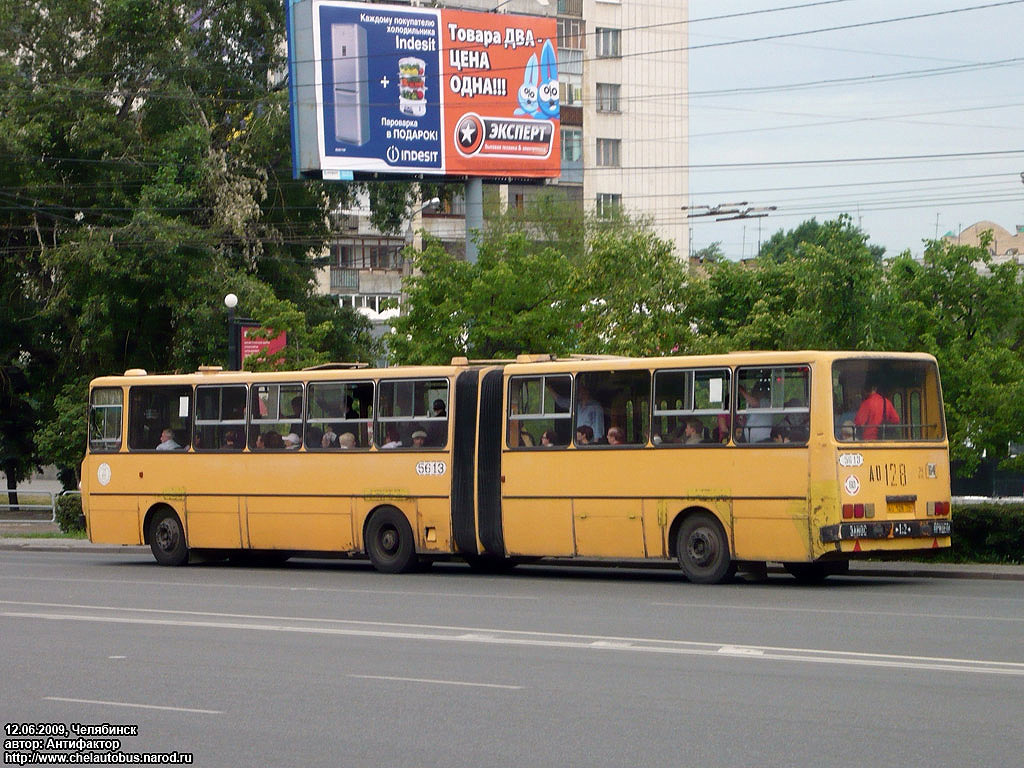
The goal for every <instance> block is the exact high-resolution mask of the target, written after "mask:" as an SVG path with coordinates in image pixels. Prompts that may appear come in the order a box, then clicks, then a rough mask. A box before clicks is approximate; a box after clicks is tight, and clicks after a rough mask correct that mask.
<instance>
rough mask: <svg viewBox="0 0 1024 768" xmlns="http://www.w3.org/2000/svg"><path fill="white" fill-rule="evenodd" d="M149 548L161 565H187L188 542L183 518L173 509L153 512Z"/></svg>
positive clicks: (150, 523) (150, 522)
mask: <svg viewBox="0 0 1024 768" xmlns="http://www.w3.org/2000/svg"><path fill="white" fill-rule="evenodd" d="M149 548H150V549H151V550H152V551H153V557H155V558H156V561H157V562H158V563H159V564H160V565H185V563H187V562H188V543H187V542H186V541H185V529H184V528H182V525H181V520H179V519H178V516H177V515H176V514H175V513H174V510H171V509H161V510H158V511H156V512H155V513H153V517H152V518H151V519H150V521H149Z"/></svg>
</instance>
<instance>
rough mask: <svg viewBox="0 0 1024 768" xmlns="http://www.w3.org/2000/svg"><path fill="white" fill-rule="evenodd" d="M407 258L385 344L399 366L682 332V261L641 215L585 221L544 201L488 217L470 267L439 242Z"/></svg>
mask: <svg viewBox="0 0 1024 768" xmlns="http://www.w3.org/2000/svg"><path fill="white" fill-rule="evenodd" d="M570 222H572V223H571V224H570ZM413 260H414V266H415V267H416V270H417V272H418V274H416V275H415V276H414V277H412V278H410V279H409V280H408V281H407V282H406V285H405V290H406V292H407V294H408V297H409V305H410V306H411V309H410V310H409V312H408V314H407V315H406V316H404V317H400V318H398V320H397V321H396V323H395V330H396V333H395V335H394V337H393V338H392V339H391V341H390V346H391V350H392V352H393V354H394V357H395V359H396V360H397V361H399V362H403V363H424V362H431V363H440V362H447V361H448V360H449V359H450V358H451V357H453V356H459V355H464V356H467V357H469V358H473V359H491V358H509V357H514V356H515V355H517V354H520V353H551V354H556V355H561V354H568V353H572V352H578V351H587V352H591V353H594V352H601V353H611V354H662V353H668V352H670V351H671V350H673V349H677V350H678V349H679V348H680V345H681V344H685V339H686V337H687V335H688V333H689V330H688V326H687V323H686V319H685V317H684V316H683V314H682V312H681V307H680V306H679V300H680V297H681V295H682V293H681V291H682V286H683V283H684V279H685V269H684V267H683V265H682V264H681V263H680V262H679V261H678V259H677V258H676V257H675V254H674V253H673V250H672V246H671V244H669V243H668V242H666V241H664V240H661V239H660V238H658V237H657V236H656V235H655V234H654V233H653V231H652V230H651V229H650V227H649V226H648V225H647V224H646V223H644V222H636V221H631V220H629V219H628V218H624V217H623V218H616V219H611V220H605V219H596V218H584V217H582V216H580V214H579V211H578V209H577V208H576V207H575V206H573V205H572V204H570V203H566V202H564V201H562V202H560V201H558V200H557V199H555V198H553V197H549V196H541V197H540V199H539V200H537V201H535V202H533V203H532V204H531V206H530V207H529V208H528V209H527V210H526V211H523V212H519V211H512V212H509V213H506V214H504V215H501V216H498V217H496V218H495V219H494V220H493V221H492V222H491V223H490V224H489V227H488V230H487V232H485V233H484V234H483V237H482V239H481V242H480V244H479V257H478V261H477V263H475V264H467V263H466V262H464V261H460V260H457V259H456V258H454V257H453V256H451V255H450V254H449V253H447V252H446V251H445V250H444V248H443V247H442V246H441V244H440V243H438V242H436V241H428V244H427V246H426V247H425V248H424V250H423V251H422V252H421V253H414V254H413ZM624 275H626V276H630V277H631V278H632V279H630V280H624V279H623V276H624Z"/></svg>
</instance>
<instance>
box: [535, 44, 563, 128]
mask: <svg viewBox="0 0 1024 768" xmlns="http://www.w3.org/2000/svg"><path fill="white" fill-rule="evenodd" d="M537 101H538V103H539V105H540V111H541V113H543V115H544V116H545V117H558V61H557V59H555V47H554V46H553V45H552V44H551V41H550V40H545V41H544V48H543V49H541V52H540V95H539V96H538V99H537ZM535 116H536V115H535Z"/></svg>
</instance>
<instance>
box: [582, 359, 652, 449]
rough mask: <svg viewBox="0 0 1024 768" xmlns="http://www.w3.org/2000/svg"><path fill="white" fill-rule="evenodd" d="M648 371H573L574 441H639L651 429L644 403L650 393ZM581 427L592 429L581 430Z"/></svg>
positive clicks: (603, 443)
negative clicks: (574, 387)
mask: <svg viewBox="0 0 1024 768" xmlns="http://www.w3.org/2000/svg"><path fill="white" fill-rule="evenodd" d="M650 391H651V374H650V372H649V371H592V372H587V373H580V374H577V375H576V407H575V409H574V416H575V427H576V441H577V443H576V444H577V446H580V445H608V444H609V439H608V433H609V431H610V430H613V429H614V430H615V431H614V432H613V433H612V444H613V445H641V444H643V443H645V442H646V436H647V433H648V431H649V429H650V414H649V413H648V411H647V408H646V403H647V400H648V399H649V397H650ZM580 427H589V428H590V429H591V430H592V431H593V441H592V442H589V443H587V442H581V437H582V436H584V435H585V436H586V438H588V439H589V437H590V433H587V432H586V431H585V430H584V432H582V433H581V432H580Z"/></svg>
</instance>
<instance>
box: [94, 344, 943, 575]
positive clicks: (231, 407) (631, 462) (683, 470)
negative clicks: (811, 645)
mask: <svg viewBox="0 0 1024 768" xmlns="http://www.w3.org/2000/svg"><path fill="white" fill-rule="evenodd" d="M82 491H83V500H84V505H85V512H86V520H87V523H88V531H89V538H90V540H92V541H94V542H103V543H115V544H135V545H139V544H148V545H149V546H150V547H151V548H152V551H153V554H154V556H155V557H156V560H157V562H159V563H161V564H164V565H181V564H184V563H186V562H188V560H189V556H190V553H191V552H193V551H198V552H203V551H212V552H216V553H221V554H225V553H226V554H229V555H230V554H243V553H247V554H259V555H262V556H264V557H268V558H278V559H282V560H283V559H285V558H287V557H288V556H290V555H292V554H294V553H325V554H326V553H331V554H345V555H361V554H364V555H366V556H368V557H369V559H370V561H371V562H372V564H373V565H374V567H375V568H377V569H378V570H380V571H385V572H390V573H396V572H405V571H410V570H413V569H415V568H416V567H417V566H419V565H421V564H424V563H428V562H430V561H433V560H438V559H446V558H453V557H455V558H462V559H464V560H466V561H468V562H469V563H470V564H472V565H475V566H495V565H499V564H506V563H514V562H517V561H522V560H533V559H537V558H587V559H597V560H609V561H628V560H635V559H645V560H662V561H671V560H672V559H676V560H678V562H679V565H680V566H681V568H682V570H683V572H684V574H685V575H686V576H687V578H688V579H689V580H690V581H693V582H698V583H714V582H719V581H722V580H725V579H727V578H729V577H730V576H731V575H732V574H733V573H734V572H735V570H736V568H737V566H743V567H747V568H752V569H758V568H760V567H763V564H764V563H766V562H780V563H782V564H783V565H784V566H785V568H786V569H787V570H788V571H789V572H790V573H792V574H793V575H794V576H796V577H797V578H799V579H803V580H819V579H821V578H824V577H825V576H827V575H829V574H831V573H841V572H842V571H843V570H845V568H846V566H847V565H848V563H849V560H850V559H851V558H854V557H857V556H859V555H861V554H864V555H869V554H874V555H879V554H884V553H891V552H896V551H908V550H929V549H935V548H942V547H948V546H949V545H950V534H951V521H950V517H949V514H950V480H949V459H948V446H947V442H946V435H945V425H944V419H943V407H942V395H941V389H940V385H939V374H938V368H937V366H936V364H935V360H934V358H932V357H931V356H929V355H924V354H909V353H908V354H897V353H862V352H808V351H800V352H747V353H733V354H727V355H717V356H701V357H666V358H626V357H598V356H595V357H590V358H588V357H582V356H580V357H574V358H569V359H554V358H552V357H550V356H540V355H521V356H519V358H517V359H516V360H515V361H507V362H504V361H501V362H494V361H488V362H480V363H475V362H471V361H468V360H466V359H464V358H456V359H454V360H452V363H451V365H447V366H433V367H396V368H385V369H369V368H365V367H358V366H350V367H331V368H326V369H316V370H306V371H295V372H274V373H245V372H225V371H221V370H220V369H217V368H211V369H200V371H199V372H197V373H194V374H186V375H148V374H147V373H146V372H145V371H142V370H130V371H127V372H125V375H124V376H111V377H104V378H99V379H96V380H94V381H93V382H92V384H91V388H90V419H89V445H88V452H87V455H86V458H85V461H84V464H83V466H82Z"/></svg>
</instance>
